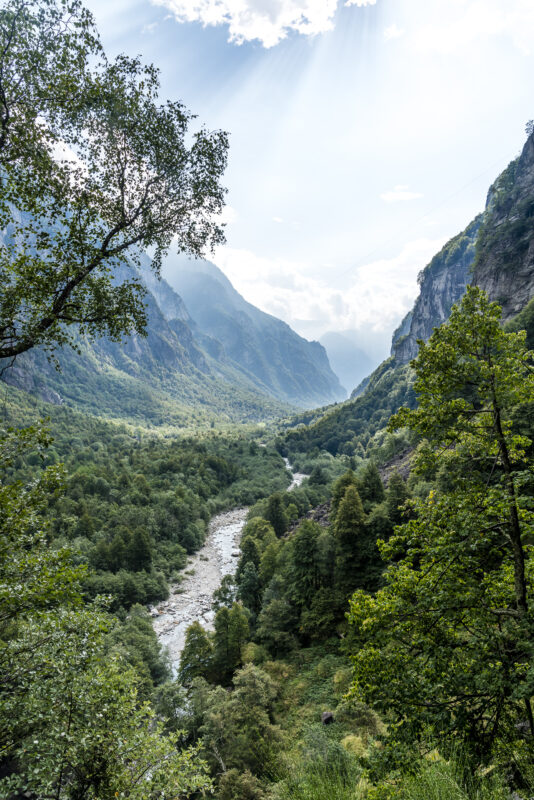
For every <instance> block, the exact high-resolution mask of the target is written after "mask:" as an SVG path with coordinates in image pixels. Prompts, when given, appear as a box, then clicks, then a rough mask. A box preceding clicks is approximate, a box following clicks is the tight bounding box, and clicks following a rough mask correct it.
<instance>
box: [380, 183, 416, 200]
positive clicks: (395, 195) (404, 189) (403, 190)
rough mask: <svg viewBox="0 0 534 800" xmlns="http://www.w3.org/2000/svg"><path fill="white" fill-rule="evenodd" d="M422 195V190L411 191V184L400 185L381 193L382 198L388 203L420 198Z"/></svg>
mask: <svg viewBox="0 0 534 800" xmlns="http://www.w3.org/2000/svg"><path fill="white" fill-rule="evenodd" d="M422 196H423V195H422V194H420V192H411V191H410V187H409V186H404V185H399V186H395V187H394V188H393V189H390V190H389V191H388V192H384V193H383V194H381V195H380V199H381V200H384V201H385V202H386V203H402V202H405V201H406V200H419V198H421V197H422Z"/></svg>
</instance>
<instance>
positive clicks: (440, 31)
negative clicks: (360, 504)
mask: <svg viewBox="0 0 534 800" xmlns="http://www.w3.org/2000/svg"><path fill="white" fill-rule="evenodd" d="M492 38H493V39H494V38H499V39H511V41H512V43H513V44H514V46H515V47H517V48H518V49H519V50H521V51H522V52H524V53H526V54H529V53H532V52H533V50H534V3H532V0H440V2H438V3H437V7H433V8H432V14H431V16H430V15H429V21H423V22H422V24H421V25H420V27H419V29H418V31H417V33H416V36H415V39H416V43H417V45H418V46H419V47H420V48H421V49H422V50H432V51H435V52H438V53H443V54H447V53H452V52H453V51H455V50H458V49H460V48H469V47H472V46H473V45H474V43H475V42H477V41H483V40H488V39H492Z"/></svg>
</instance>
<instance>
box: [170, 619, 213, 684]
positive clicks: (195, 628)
mask: <svg viewBox="0 0 534 800" xmlns="http://www.w3.org/2000/svg"><path fill="white" fill-rule="evenodd" d="M212 658H213V645H212V643H211V641H210V638H209V636H208V634H207V632H206V631H205V630H204V628H203V627H202V625H201V624H200V622H197V621H196V620H195V622H192V623H191V625H190V626H189V627H188V629H187V631H186V634H185V644H184V649H183V650H182V655H181V656H180V668H179V670H178V677H179V679H180V681H181V682H182V683H183V685H184V686H188V685H189V684H190V683H191V681H193V680H194V679H195V678H206V677H207V676H208V675H209V673H210V670H211V667H212Z"/></svg>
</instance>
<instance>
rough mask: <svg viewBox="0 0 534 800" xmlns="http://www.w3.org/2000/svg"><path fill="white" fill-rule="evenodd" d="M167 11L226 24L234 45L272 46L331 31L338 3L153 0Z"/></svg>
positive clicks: (365, 0) (362, 2)
mask: <svg viewBox="0 0 534 800" xmlns="http://www.w3.org/2000/svg"><path fill="white" fill-rule="evenodd" d="M152 2H153V3H155V4H156V5H160V6H164V7H165V8H168V9H169V10H170V11H172V13H173V14H174V16H175V18H176V19H177V21H178V22H200V23H202V25H228V31H229V41H230V42H233V43H235V44H243V42H248V41H253V40H258V41H260V42H261V43H262V45H263V46H264V47H274V45H276V44H278V43H279V42H280V41H281V40H282V39H285V38H286V36H287V35H288V33H289V32H290V31H296V32H298V33H301V34H305V35H307V36H313V35H316V34H318V33H324V32H325V31H329V30H332V28H333V23H334V15H335V12H336V9H337V7H338V0H152ZM375 3H376V0H347V2H346V3H345V5H346V6H352V5H356V6H368V5H375Z"/></svg>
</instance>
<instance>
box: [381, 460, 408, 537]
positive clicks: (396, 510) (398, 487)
mask: <svg viewBox="0 0 534 800" xmlns="http://www.w3.org/2000/svg"><path fill="white" fill-rule="evenodd" d="M409 497H410V492H409V491H408V487H407V486H406V481H405V480H404V479H403V477H402V475H399V473H398V472H397V471H395V472H394V473H393V474H392V475H391V477H390V479H389V482H388V488H387V493H386V509H387V514H388V517H389V519H390V521H391V524H392V525H399V524H400V523H401V522H402V521H403V519H404V518H405V510H404V504H405V503H406V501H407V500H408V498H409Z"/></svg>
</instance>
